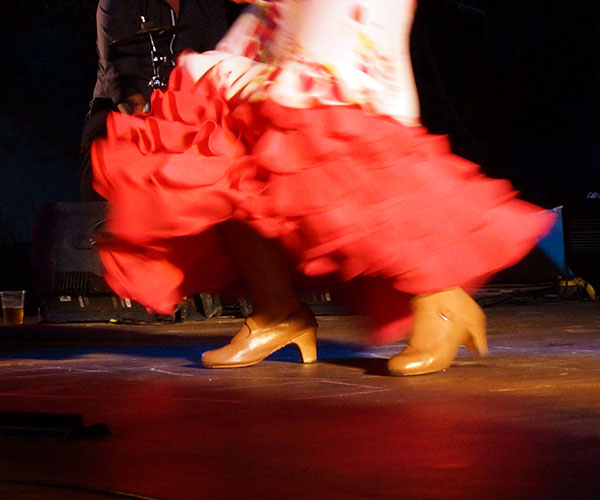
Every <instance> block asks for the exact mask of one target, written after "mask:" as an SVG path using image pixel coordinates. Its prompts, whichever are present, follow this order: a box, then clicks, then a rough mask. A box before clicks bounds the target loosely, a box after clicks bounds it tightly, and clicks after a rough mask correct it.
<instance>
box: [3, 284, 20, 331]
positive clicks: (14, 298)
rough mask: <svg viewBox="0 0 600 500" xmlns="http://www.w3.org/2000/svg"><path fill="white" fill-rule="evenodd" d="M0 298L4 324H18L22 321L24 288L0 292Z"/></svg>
mask: <svg viewBox="0 0 600 500" xmlns="http://www.w3.org/2000/svg"><path fill="white" fill-rule="evenodd" d="M0 298H1V299H2V318H3V320H4V324H5V325H20V324H22V323H23V316H24V309H25V308H24V306H25V290H13V291H6V292H0Z"/></svg>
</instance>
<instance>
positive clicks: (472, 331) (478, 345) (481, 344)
mask: <svg viewBox="0 0 600 500" xmlns="http://www.w3.org/2000/svg"><path fill="white" fill-rule="evenodd" d="M485 327H486V320H485V315H484V314H483V313H481V312H480V314H479V317H478V318H477V319H476V320H475V321H474V322H473V324H472V325H471V326H469V327H468V331H469V336H468V338H467V339H466V340H465V347H466V348H467V349H468V350H469V352H470V353H471V354H474V355H477V354H478V355H480V356H485V355H486V354H487V353H488V345H487V338H486V336H485Z"/></svg>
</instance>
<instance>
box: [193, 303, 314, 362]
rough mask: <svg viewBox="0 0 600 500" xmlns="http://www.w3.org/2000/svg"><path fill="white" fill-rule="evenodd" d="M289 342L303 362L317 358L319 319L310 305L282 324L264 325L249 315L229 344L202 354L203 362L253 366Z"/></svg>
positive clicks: (303, 307) (299, 309) (302, 307)
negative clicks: (260, 325) (297, 350)
mask: <svg viewBox="0 0 600 500" xmlns="http://www.w3.org/2000/svg"><path fill="white" fill-rule="evenodd" d="M288 344H296V346H298V349H299V350H300V355H301V356H302V362H303V363H313V362H314V361H316V360H317V320H316V319H315V316H314V314H313V313H312V311H311V310H310V308H309V307H308V306H307V305H306V304H302V305H301V306H300V307H299V308H298V309H297V310H296V311H295V312H294V313H292V314H290V315H289V316H288V317H287V318H286V319H284V320H283V321H281V322H280V323H277V324H275V325H271V326H267V327H264V328H261V327H259V326H258V325H257V324H256V323H255V322H254V321H253V320H252V318H246V321H245V322H244V325H243V326H242V328H241V329H240V331H239V332H238V333H237V334H236V335H235V337H233V338H232V339H231V342H230V343H229V344H227V345H226V346H224V347H221V348H220V349H215V350H213V351H206V352H205V353H204V354H203V355H202V364H203V365H204V366H205V367H207V368H241V367H244V366H252V365H255V364H256V363H259V362H260V361H262V360H263V359H265V358H266V357H267V356H269V355H270V354H272V353H274V352H275V351H277V350H279V349H281V348H282V347H285V346H286V345H288Z"/></svg>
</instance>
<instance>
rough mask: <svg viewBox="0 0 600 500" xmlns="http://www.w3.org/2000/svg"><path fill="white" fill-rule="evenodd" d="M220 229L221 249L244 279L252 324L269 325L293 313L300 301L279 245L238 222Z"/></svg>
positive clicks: (228, 223)
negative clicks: (247, 289)
mask: <svg viewBox="0 0 600 500" xmlns="http://www.w3.org/2000/svg"><path fill="white" fill-rule="evenodd" d="M220 229H221V235H222V237H223V241H224V242H225V246H226V247H227V249H228V250H229V252H230V253H231V255H232V256H233V258H234V260H235V263H236V264H237V266H238V268H239V270H240V272H241V273H242V274H243V275H244V278H245V279H246V283H247V285H248V288H249V291H250V298H251V300H252V309H253V313H252V319H253V320H254V321H255V322H256V324H257V325H259V326H267V325H271V324H274V323H277V322H279V321H282V320H283V319H285V318H287V317H288V316H289V315H290V314H291V313H293V312H294V311H296V310H297V309H298V308H299V307H300V299H299V298H298V295H297V294H296V291H295V290H294V287H293V284H292V278H291V274H290V269H289V267H288V263H287V261H286V259H285V257H284V255H283V253H282V251H281V248H280V246H279V243H278V242H277V241H276V240H269V239H267V238H264V237H263V236H261V235H259V234H258V233H257V232H256V231H254V230H253V229H252V228H250V227H249V226H247V225H246V224H243V223H241V222H236V221H231V222H226V223H224V224H222V225H221V227H220Z"/></svg>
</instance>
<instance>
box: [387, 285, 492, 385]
mask: <svg viewBox="0 0 600 500" xmlns="http://www.w3.org/2000/svg"><path fill="white" fill-rule="evenodd" d="M411 307H412V310H413V313H414V323H413V328H412V334H411V337H410V340H409V342H408V345H407V346H406V348H405V349H404V350H403V351H402V352H401V353H399V354H396V355H395V356H393V357H392V358H391V359H390V360H389V361H388V370H389V372H390V373H391V374H392V375H424V374H426V373H433V372H438V371H443V370H446V369H447V368H448V367H449V366H450V365H451V364H452V361H454V358H455V356H456V353H457V352H458V348H459V346H461V345H465V346H466V347H467V349H469V351H471V352H472V353H473V354H480V355H484V354H487V352H488V349H487V340H486V337H485V314H484V313H483V311H482V310H481V308H480V307H479V306H478V305H477V303H476V302H475V301H474V300H473V299H472V298H471V297H470V296H469V295H468V294H467V293H466V292H465V291H464V290H462V289H461V288H451V289H449V290H444V291H443V292H438V293H433V294H430V295H420V296H418V297H415V298H414V299H413V300H412V303H411Z"/></svg>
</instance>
